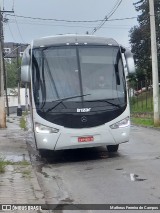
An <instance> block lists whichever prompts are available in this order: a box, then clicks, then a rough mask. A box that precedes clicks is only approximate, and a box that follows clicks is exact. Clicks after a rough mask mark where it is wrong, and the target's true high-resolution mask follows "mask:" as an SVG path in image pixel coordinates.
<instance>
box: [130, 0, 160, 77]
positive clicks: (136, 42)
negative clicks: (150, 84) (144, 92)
mask: <svg viewBox="0 0 160 213" xmlns="http://www.w3.org/2000/svg"><path fill="white" fill-rule="evenodd" d="M154 1H155V15H156V31H157V32H156V33H157V48H158V64H159V72H160V26H159V23H160V1H159V0H154ZM134 5H135V8H136V10H137V11H138V12H140V15H138V22H139V25H138V26H134V27H133V28H131V30H130V43H131V49H132V52H133V54H134V57H135V63H136V67H137V72H140V73H141V75H140V76H141V78H142V76H143V80H151V79H152V71H151V70H152V69H151V39H150V17H149V2H148V0H140V1H138V2H137V3H135V4H134Z"/></svg>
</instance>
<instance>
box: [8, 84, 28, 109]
mask: <svg viewBox="0 0 160 213" xmlns="http://www.w3.org/2000/svg"><path fill="white" fill-rule="evenodd" d="M7 95H8V105H9V113H16V112H17V108H18V89H17V88H15V89H10V88H8V89H7ZM27 96H28V97H27V98H28V104H29V90H27ZM25 104H26V103H25V88H21V89H20V106H21V108H22V110H23V111H24V110H25ZM5 107H6V98H5Z"/></svg>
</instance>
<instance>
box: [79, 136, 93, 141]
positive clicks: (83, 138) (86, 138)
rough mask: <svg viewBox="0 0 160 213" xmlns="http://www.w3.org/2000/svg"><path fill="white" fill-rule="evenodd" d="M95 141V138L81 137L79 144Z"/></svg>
mask: <svg viewBox="0 0 160 213" xmlns="http://www.w3.org/2000/svg"><path fill="white" fill-rule="evenodd" d="M92 141H94V137H93V136H88V137H79V138H78V142H92Z"/></svg>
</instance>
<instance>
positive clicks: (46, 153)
mask: <svg viewBox="0 0 160 213" xmlns="http://www.w3.org/2000/svg"><path fill="white" fill-rule="evenodd" d="M38 151H39V155H40V156H41V157H42V158H46V157H47V156H48V150H47V149H39V150H38Z"/></svg>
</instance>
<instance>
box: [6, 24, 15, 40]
mask: <svg viewBox="0 0 160 213" xmlns="http://www.w3.org/2000/svg"><path fill="white" fill-rule="evenodd" d="M6 24H7V26H8V29H9V31H10V33H11V36H12V38H13V40H14V41H16V40H15V38H14V35H13V33H12V31H11V28H10V25H9V23H8V22H7V23H6Z"/></svg>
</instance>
